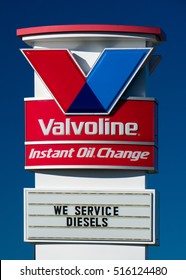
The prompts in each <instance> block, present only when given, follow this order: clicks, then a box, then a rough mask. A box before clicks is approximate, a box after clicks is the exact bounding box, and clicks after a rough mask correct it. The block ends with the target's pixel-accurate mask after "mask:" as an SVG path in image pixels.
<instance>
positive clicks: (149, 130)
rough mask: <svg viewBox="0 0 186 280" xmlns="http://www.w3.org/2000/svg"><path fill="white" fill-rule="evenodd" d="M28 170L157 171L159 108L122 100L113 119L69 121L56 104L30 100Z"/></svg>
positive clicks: (73, 118)
mask: <svg viewBox="0 0 186 280" xmlns="http://www.w3.org/2000/svg"><path fill="white" fill-rule="evenodd" d="M25 111H26V121H25V122H26V142H25V145H26V168H27V169H37V168H38V169H46V168H54V169H56V168H81V167H83V168H97V167H99V168H125V169H140V170H152V171H153V170H156V169H157V123H156V122H157V118H156V113H157V104H156V102H155V101H154V100H147V99H140V100H132V99H131V100H130V99H129V100H127V101H126V100H122V101H120V102H119V103H118V108H116V111H115V112H113V113H112V114H110V115H108V116H102V115H72V116H66V115H65V114H64V113H63V112H62V111H61V110H60V108H59V107H58V105H57V104H56V102H55V101H54V100H36V99H27V100H26V101H25Z"/></svg>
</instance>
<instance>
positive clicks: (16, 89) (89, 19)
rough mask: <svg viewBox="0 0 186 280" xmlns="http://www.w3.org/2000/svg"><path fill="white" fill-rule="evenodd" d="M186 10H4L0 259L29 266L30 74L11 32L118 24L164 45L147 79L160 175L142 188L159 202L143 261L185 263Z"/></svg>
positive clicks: (183, 6)
mask: <svg viewBox="0 0 186 280" xmlns="http://www.w3.org/2000/svg"><path fill="white" fill-rule="evenodd" d="M185 14H186V2H185V1H183V0H177V1H173V0H169V1H168V0H165V1H163V0H162V1H159V0H157V1H155V2H152V1H145V0H141V1H139V0H133V1H124V0H114V1H112V0H110V1H108V0H107V1H106V0H99V1H98V0H94V1H92V2H90V1H85V0H79V1H73V0H72V1H64V0H53V1H48V0H45V1H41V0H33V1H29V2H25V1H22V0H17V1H8V2H4V4H3V6H1V10H0V26H1V44H0V48H1V60H0V65H1V68H0V71H1V75H0V94H1V103H0V107H1V110H0V120H1V121H0V128H1V160H0V165H1V166H0V170H1V171H0V184H1V195H0V198H1V203H0V207H1V210H0V215H1V231H0V258H1V259H33V256H34V249H33V246H32V245H30V244H27V243H24V242H23V188H24V187H33V186H34V175H33V173H30V172H28V171H25V170H24V109H23V107H24V106H23V105H24V104H23V103H24V102H23V99H24V97H31V96H33V71H32V69H31V68H30V65H29V64H28V63H26V61H25V60H24V58H23V56H22V54H21V53H20V51H19V49H20V48H24V47H26V45H25V44H24V43H23V42H22V41H21V40H20V39H19V38H17V37H16V29H17V28H25V27H33V26H44V25H62V24H81V23H84V24H88V23H98V24H99V23H100V24H101V23H102V24H123V25H139V26H154V27H161V28H162V29H163V30H164V31H165V33H166V34H167V41H166V42H163V43H161V45H160V46H159V47H158V48H157V52H158V53H159V54H161V55H162V56H163V60H162V61H161V63H160V64H159V66H158V67H157V69H156V70H155V71H154V73H153V74H152V76H151V79H150V92H149V96H150V97H155V98H156V99H157V100H158V102H159V173H158V174H156V175H149V176H148V187H149V188H152V189H153V188H155V189H157V190H158V191H159V192H160V197H161V208H160V210H161V211H160V215H161V223H160V226H161V227H160V231H161V244H160V246H159V247H151V248H149V259H160V260H161V259H186V242H185V241H184V240H185V237H186V217H185V215H186V203H185V197H186V172H185V170H186V163H185V157H186V149H185V145H186V129H185V128H186V125H185V120H186V115H185V112H186V89H185V65H186V55H185V49H186V37H185Z"/></svg>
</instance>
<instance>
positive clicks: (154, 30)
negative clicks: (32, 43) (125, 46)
mask: <svg viewBox="0 0 186 280" xmlns="http://www.w3.org/2000/svg"><path fill="white" fill-rule="evenodd" d="M77 32H107V33H110V32H112V33H128V34H130V33H131V34H148V35H154V36H156V38H157V40H158V41H164V40H165V39H166V35H165V33H164V32H163V30H162V29H161V28H159V27H148V26H130V25H112V24H77V25H76V24H73V25H53V26H39V27H29V28H21V29H17V32H16V34H17V36H18V37H20V38H22V37H24V36H33V35H42V34H43V35H44V34H52V33H53V34H54V33H77Z"/></svg>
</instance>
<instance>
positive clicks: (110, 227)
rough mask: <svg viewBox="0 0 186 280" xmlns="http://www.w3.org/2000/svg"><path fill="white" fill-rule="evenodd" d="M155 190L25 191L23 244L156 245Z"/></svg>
mask: <svg viewBox="0 0 186 280" xmlns="http://www.w3.org/2000/svg"><path fill="white" fill-rule="evenodd" d="M155 239H156V237H155V191H154V190H144V191H124V192H91V191H90V192H84V191H77V192H75V191H61V190H56V191H55V190H48V189H47V190H43V189H42V190H39V189H25V241H28V242H35V243H37V242H44V243H51V242H57V243H60V242H85V243H87V242H88V243H91V242H96V243H100V242H101V243H127V244H130V243H135V244H136V243H139V244H152V243H155Z"/></svg>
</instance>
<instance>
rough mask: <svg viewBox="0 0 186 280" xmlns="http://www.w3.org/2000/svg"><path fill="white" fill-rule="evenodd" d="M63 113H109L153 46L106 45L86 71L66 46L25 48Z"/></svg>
mask: <svg viewBox="0 0 186 280" xmlns="http://www.w3.org/2000/svg"><path fill="white" fill-rule="evenodd" d="M22 52H23V54H24V55H25V57H26V58H27V59H28V61H29V62H30V64H31V66H32V67H33V68H34V70H35V71H36V72H37V73H38V75H39V76H40V78H41V79H42V81H43V82H44V84H45V85H46V86H47V88H48V90H49V91H50V93H51V95H52V96H53V98H54V99H55V101H56V102H57V104H58V105H59V106H60V108H61V109H62V110H63V112H64V113H65V114H71V115H73V114H74V115H76V114H78V115H79V114H101V115H105V114H109V113H110V112H111V110H112V109H113V107H114V106H115V104H116V103H117V101H118V100H119V98H120V97H121V95H122V94H123V93H124V92H125V90H126V89H127V87H128V86H129V84H130V83H131V81H132V80H133V78H134V77H135V75H136V74H137V72H138V71H139V69H140V68H141V67H142V66H143V65H144V63H146V61H147V60H148V58H149V57H150V54H151V52H152V48H144V49H105V50H104V51H103V52H102V53H101V54H100V56H99V58H98V60H97V61H96V63H95V64H94V66H93V67H92V68H91V69H90V71H89V72H88V74H87V75H86V74H85V73H84V72H83V70H82V69H81V67H80V66H79V64H78V62H77V61H76V59H75V57H74V56H73V54H72V53H71V52H70V51H69V50H68V49H50V50H48V49H35V50H34V49H24V50H22Z"/></svg>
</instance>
